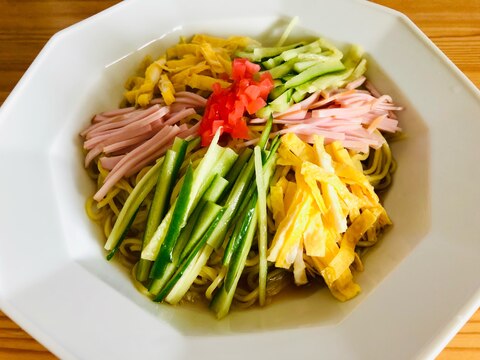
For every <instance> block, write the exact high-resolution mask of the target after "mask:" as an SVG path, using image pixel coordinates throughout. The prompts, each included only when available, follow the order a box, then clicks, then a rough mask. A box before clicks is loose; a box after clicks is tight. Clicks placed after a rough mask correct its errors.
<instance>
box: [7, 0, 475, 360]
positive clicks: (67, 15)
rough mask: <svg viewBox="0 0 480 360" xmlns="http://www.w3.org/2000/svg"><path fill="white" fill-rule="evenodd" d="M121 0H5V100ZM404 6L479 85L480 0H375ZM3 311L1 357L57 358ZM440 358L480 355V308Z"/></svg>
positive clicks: (398, 7) (389, 4) (17, 359)
mask: <svg viewBox="0 0 480 360" xmlns="http://www.w3.org/2000/svg"><path fill="white" fill-rule="evenodd" d="M117 2H118V1H107V0H101V1H93V0H87V1H85V0H83V1H70V0H69V1H64V0H56V1H55V0H43V1H30V0H22V1H7V0H0V104H2V103H3V101H4V100H5V99H6V97H7V96H8V94H9V93H10V91H11V90H12V89H13V88H14V86H15V84H16V83H17V82H18V80H19V79H20V77H21V76H22V75H23V73H24V72H25V70H26V69H27V68H28V66H29V65H30V64H31V62H32V61H33V60H34V58H35V57H36V55H37V54H38V52H39V51H40V50H41V48H42V47H43V45H45V43H46V42H47V40H48V39H49V38H50V37H51V36H52V35H53V34H54V33H56V32H57V31H59V30H61V29H64V28H65V27H67V26H69V25H72V24H74V23H76V22H78V21H80V20H82V19H85V18H87V17H89V16H91V15H93V14H95V13H98V12H99V11H101V10H103V9H105V8H107V7H109V6H112V5H114V4H115V3H117ZM375 2H377V3H379V4H382V5H385V6H388V7H390V8H393V9H396V10H398V11H401V12H403V13H404V14H406V15H407V16H409V17H410V19H412V20H413V21H414V22H415V23H416V24H417V25H418V26H419V27H420V29H421V30H422V31H423V32H425V34H427V36H428V37H429V38H430V39H431V40H432V41H433V42H434V43H435V44H437V46H438V47H439V48H440V49H441V50H442V51H443V52H444V53H445V54H446V55H447V56H448V57H449V58H450V59H451V60H452V61H453V62H454V63H455V64H456V65H457V66H458V67H459V68H460V70H462V71H463V72H464V73H465V74H466V75H467V77H469V78H470V79H471V80H472V81H473V83H474V84H475V85H476V86H477V87H480V0H458V1H454V0H430V1H428V0H417V1H413V0H403V1H400V0H375ZM54 358H55V357H54V355H52V354H51V353H50V352H49V351H48V350H47V349H45V348H44V347H43V346H42V345H40V344H39V343H38V342H37V341H35V340H34V339H33V338H32V337H31V336H30V335H28V334H27V333H26V332H25V331H24V330H22V329H21V328H20V327H19V326H18V325H17V324H15V323H14V322H13V321H12V320H10V319H9V318H8V317H7V316H6V315H5V314H3V313H2V312H1V311H0V359H12V360H19V359H54ZM438 359H441V360H446V359H467V360H468V359H480V310H477V312H476V313H475V314H474V315H473V317H472V318H471V319H470V320H469V321H468V322H467V323H466V324H465V326H464V327H463V328H462V329H461V330H460V331H459V333H458V334H457V335H456V336H455V337H454V338H453V339H452V340H451V342H450V343H449V344H448V346H447V347H446V348H445V349H444V350H443V351H442V353H441V354H440V355H439V357H438Z"/></svg>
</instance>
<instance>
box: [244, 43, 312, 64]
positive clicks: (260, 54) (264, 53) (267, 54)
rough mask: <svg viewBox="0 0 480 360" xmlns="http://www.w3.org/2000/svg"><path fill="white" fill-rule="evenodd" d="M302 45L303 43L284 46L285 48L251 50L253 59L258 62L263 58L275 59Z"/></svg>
mask: <svg viewBox="0 0 480 360" xmlns="http://www.w3.org/2000/svg"><path fill="white" fill-rule="evenodd" d="M304 44H305V42H303V41H302V42H298V43H295V44H291V45H286V46H275V47H263V48H262V47H259V48H255V49H254V50H253V55H254V57H255V59H258V60H261V59H264V58H271V57H275V56H277V55H280V54H281V53H283V52H284V51H287V50H290V49H294V48H296V47H297V46H302V45H304ZM258 60H257V61H258Z"/></svg>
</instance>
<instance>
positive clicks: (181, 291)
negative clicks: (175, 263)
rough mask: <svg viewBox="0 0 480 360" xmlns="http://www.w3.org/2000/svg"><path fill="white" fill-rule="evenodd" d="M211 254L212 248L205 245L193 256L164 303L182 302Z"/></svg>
mask: <svg viewBox="0 0 480 360" xmlns="http://www.w3.org/2000/svg"><path fill="white" fill-rule="evenodd" d="M212 252H213V248H212V247H211V246H210V245H205V246H204V247H203V249H202V250H201V251H200V252H199V253H198V254H197V256H195V258H194V259H193V261H192V262H191V263H190V265H189V266H188V267H187V268H186V269H185V271H184V272H183V276H182V278H180V279H179V281H177V283H176V284H175V286H173V288H172V289H171V290H170V292H169V293H168V295H167V296H166V297H165V301H166V302H168V303H169V304H172V305H174V304H178V302H179V301H180V300H182V298H183V297H184V296H185V294H186V293H187V291H188V289H190V286H192V284H193V282H194V281H195V279H196V278H197V276H198V274H199V273H200V271H201V270H202V267H204V266H205V264H206V263H207V261H208V259H209V258H210V255H211V254H212Z"/></svg>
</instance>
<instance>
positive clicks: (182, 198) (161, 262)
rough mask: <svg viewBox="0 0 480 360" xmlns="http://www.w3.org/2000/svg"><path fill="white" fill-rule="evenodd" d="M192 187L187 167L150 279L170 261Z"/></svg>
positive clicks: (190, 175) (156, 275)
mask: <svg viewBox="0 0 480 360" xmlns="http://www.w3.org/2000/svg"><path fill="white" fill-rule="evenodd" d="M192 187H193V170H192V167H191V166H189V167H188V168H187V173H186V174H185V180H184V182H183V186H182V189H181V190H180V194H178V198H177V201H176V202H175V207H174V210H173V214H172V220H171V221H170V226H169V227H168V230H167V233H166V235H165V239H164V240H163V242H162V245H161V246H160V252H159V253H158V257H157V259H156V260H155V262H154V263H153V266H152V271H151V272H150V277H151V278H153V279H157V278H159V277H160V276H161V272H162V269H164V266H165V265H166V264H168V263H169V262H171V261H172V252H173V247H174V246H175V243H176V241H177V239H178V235H179V234H180V231H181V229H182V228H183V226H182V225H183V224H185V222H186V217H187V211H188V204H189V202H190V199H191V196H192V195H193V193H192Z"/></svg>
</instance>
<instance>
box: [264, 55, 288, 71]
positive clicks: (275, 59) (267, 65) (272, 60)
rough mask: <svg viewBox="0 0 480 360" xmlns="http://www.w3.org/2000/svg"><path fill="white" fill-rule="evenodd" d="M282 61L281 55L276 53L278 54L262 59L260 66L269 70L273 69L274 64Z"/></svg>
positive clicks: (276, 64)
mask: <svg viewBox="0 0 480 360" xmlns="http://www.w3.org/2000/svg"><path fill="white" fill-rule="evenodd" d="M283 61H284V60H283V58H282V56H281V55H278V56H275V57H271V58H270V59H268V60H265V61H263V62H262V66H263V67H264V68H265V69H267V70H270V69H273V68H274V67H275V66H278V65H280V64H281V63H282V62H283Z"/></svg>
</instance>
